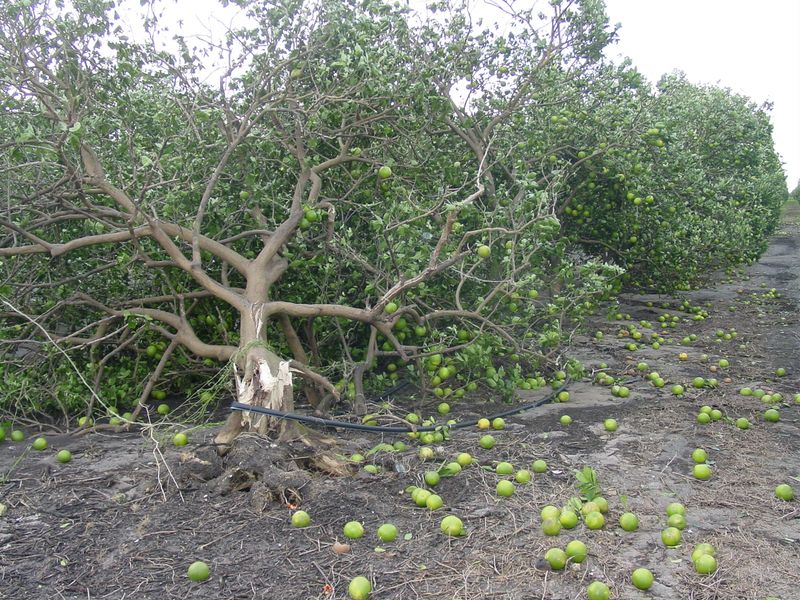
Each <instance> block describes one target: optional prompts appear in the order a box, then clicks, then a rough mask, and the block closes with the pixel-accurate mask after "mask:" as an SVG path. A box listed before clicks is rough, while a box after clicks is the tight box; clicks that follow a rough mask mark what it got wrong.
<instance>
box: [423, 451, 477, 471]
mask: <svg viewBox="0 0 800 600" xmlns="http://www.w3.org/2000/svg"><path fill="white" fill-rule="evenodd" d="M431 451H433V450H431ZM456 462H457V463H458V464H459V465H461V466H462V467H466V466H469V465H471V464H472V455H471V454H469V453H468V452H462V453H461V454H459V455H458V456H457V457H456Z"/></svg>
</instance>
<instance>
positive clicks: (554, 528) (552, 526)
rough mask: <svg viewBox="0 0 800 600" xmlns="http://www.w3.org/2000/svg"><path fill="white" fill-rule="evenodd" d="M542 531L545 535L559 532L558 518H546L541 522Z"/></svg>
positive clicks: (559, 523)
mask: <svg viewBox="0 0 800 600" xmlns="http://www.w3.org/2000/svg"><path fill="white" fill-rule="evenodd" d="M542 532H544V534H545V535H558V534H559V533H561V522H560V521H559V520H558V519H547V520H546V521H543V522H542Z"/></svg>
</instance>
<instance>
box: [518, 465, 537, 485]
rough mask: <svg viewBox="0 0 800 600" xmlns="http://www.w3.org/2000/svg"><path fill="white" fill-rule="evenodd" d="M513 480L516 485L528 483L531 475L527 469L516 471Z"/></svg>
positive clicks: (531, 477)
mask: <svg viewBox="0 0 800 600" xmlns="http://www.w3.org/2000/svg"><path fill="white" fill-rule="evenodd" d="M514 479H515V480H516V482H517V483H522V484H525V483H530V481H531V479H533V475H531V472H530V471H528V470H527V469H520V470H519V471H517V474H516V475H514Z"/></svg>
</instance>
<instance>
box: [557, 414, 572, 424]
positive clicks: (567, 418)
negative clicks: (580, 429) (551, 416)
mask: <svg viewBox="0 0 800 600" xmlns="http://www.w3.org/2000/svg"><path fill="white" fill-rule="evenodd" d="M559 422H560V423H561V424H562V425H570V424H571V423H572V417H570V416H569V415H561V418H560V419H559Z"/></svg>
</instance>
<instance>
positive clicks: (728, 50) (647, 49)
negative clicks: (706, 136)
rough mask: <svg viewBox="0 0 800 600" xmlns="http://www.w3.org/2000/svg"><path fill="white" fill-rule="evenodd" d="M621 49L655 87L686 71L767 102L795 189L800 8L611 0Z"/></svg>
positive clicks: (795, 2)
mask: <svg viewBox="0 0 800 600" xmlns="http://www.w3.org/2000/svg"><path fill="white" fill-rule="evenodd" d="M606 7H607V8H606V10H607V13H608V15H609V19H610V21H611V23H620V24H621V25H622V27H621V29H620V31H619V36H620V42H619V44H617V45H616V47H614V48H612V49H611V50H610V51H609V52H607V55H608V56H610V57H613V56H615V55H627V56H630V58H631V60H632V61H633V64H634V65H635V66H636V67H637V68H638V69H639V70H640V71H641V72H642V73H643V74H644V75H645V76H646V77H648V79H650V80H651V81H657V80H658V78H659V77H660V76H661V75H662V74H663V73H668V72H670V71H673V70H675V69H679V70H681V71H683V72H684V73H686V75H687V77H688V78H689V80H690V81H692V82H695V83H713V84H719V85H722V86H723V87H729V88H731V89H732V90H733V91H735V92H739V93H742V94H745V95H746V96H749V97H750V98H752V99H753V100H754V101H755V102H757V103H759V104H760V103H761V102H763V101H765V100H768V101H770V102H772V103H773V104H774V108H773V110H772V113H771V114H772V124H773V126H774V132H773V138H774V139H775V148H776V150H777V151H778V154H780V155H781V157H782V159H783V161H784V169H785V171H786V174H787V179H788V185H789V189H790V190H792V189H794V187H795V185H797V183H798V179H800V0H757V1H756V0H606Z"/></svg>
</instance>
